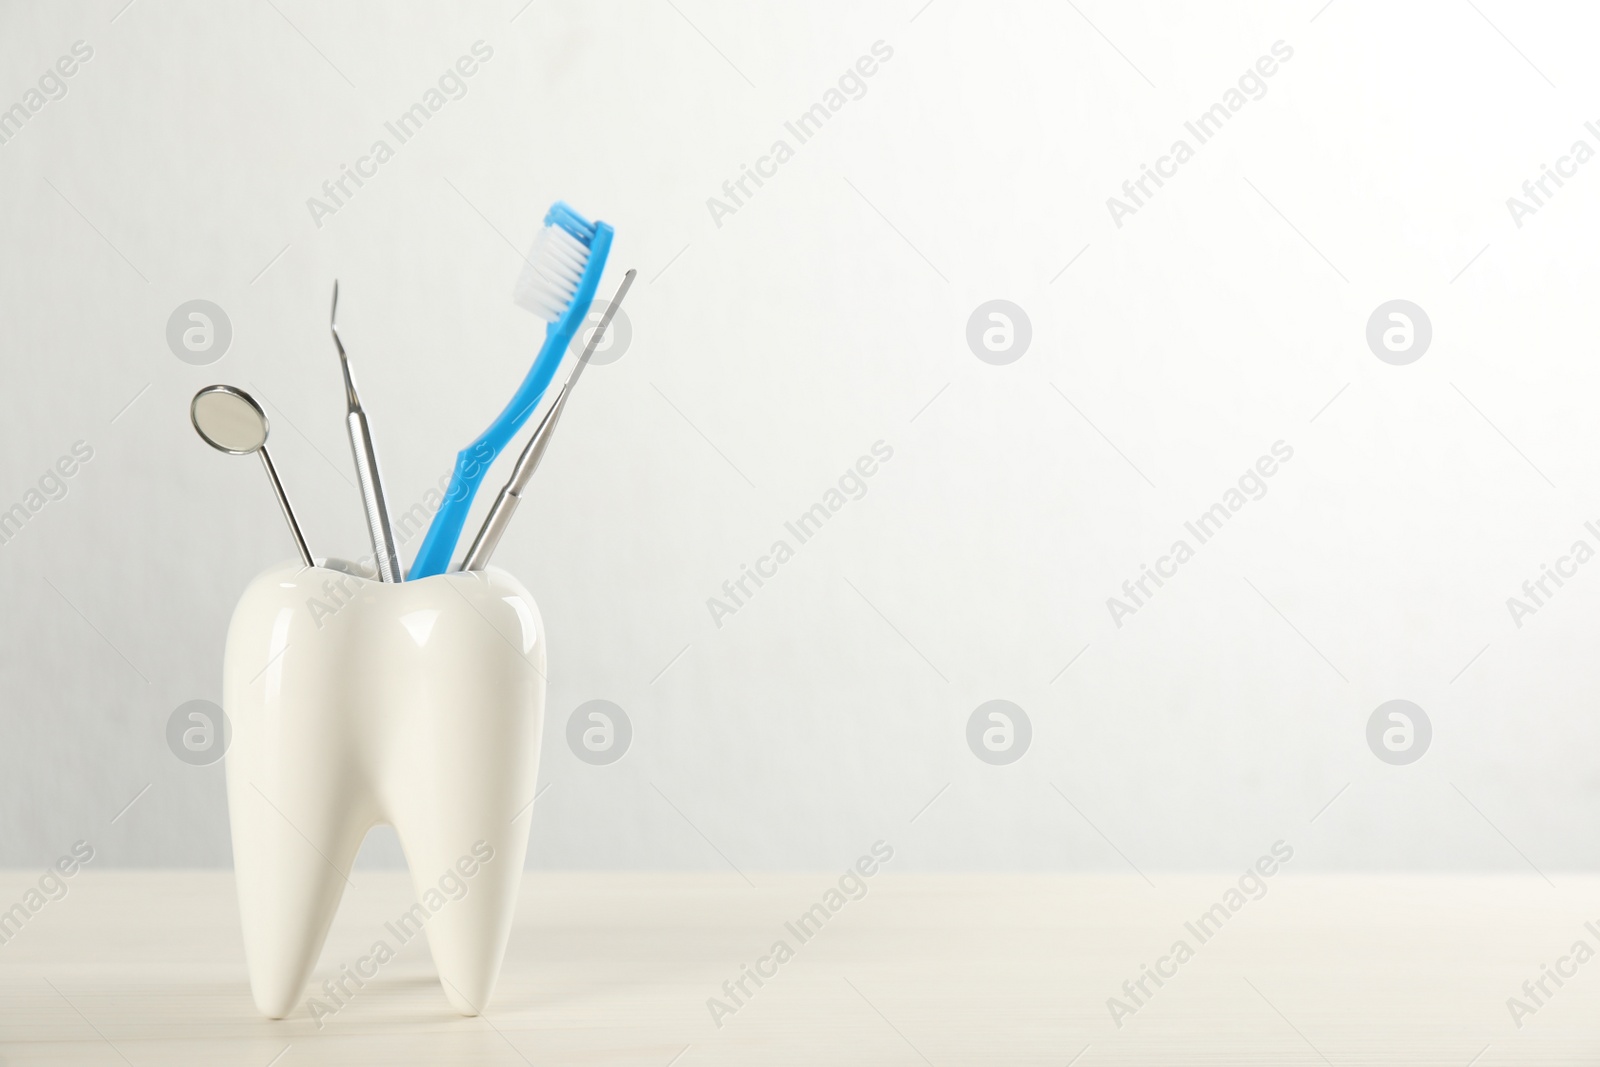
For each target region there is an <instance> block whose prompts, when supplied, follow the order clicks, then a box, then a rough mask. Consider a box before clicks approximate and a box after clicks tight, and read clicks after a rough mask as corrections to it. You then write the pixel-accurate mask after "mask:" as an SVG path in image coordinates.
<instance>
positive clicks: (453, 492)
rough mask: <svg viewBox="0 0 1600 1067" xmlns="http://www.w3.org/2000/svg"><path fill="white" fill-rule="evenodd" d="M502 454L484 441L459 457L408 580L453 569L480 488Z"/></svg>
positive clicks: (465, 449)
mask: <svg viewBox="0 0 1600 1067" xmlns="http://www.w3.org/2000/svg"><path fill="white" fill-rule="evenodd" d="M497 455H499V450H498V449H496V448H495V447H494V446H493V445H492V444H490V443H489V442H487V441H484V440H482V439H479V440H477V441H474V442H473V443H472V444H470V445H468V446H467V447H466V448H463V449H462V450H461V451H460V452H458V453H456V469H455V471H454V472H453V473H452V474H451V475H450V488H449V489H448V490H447V491H446V492H445V495H444V503H443V504H441V505H440V506H439V512H438V514H436V515H434V517H433V523H432V524H431V525H430V526H429V527H428V535H427V536H426V537H424V538H423V539H422V547H421V548H420V549H418V550H417V558H416V561H415V562H413V563H412V564H411V572H410V573H409V574H408V575H407V576H406V577H407V580H409V581H415V580H416V579H418V578H427V577H429V576H430V575H434V574H443V573H444V572H445V571H446V570H448V569H449V567H450V553H452V552H454V551H455V548H456V541H457V540H458V539H459V538H460V536H461V528H462V527H463V526H465V525H466V522H467V513H468V512H470V511H471V510H472V498H473V497H474V496H476V495H477V493H478V486H479V485H480V484H482V482H483V477H484V475H485V474H487V473H489V466H490V465H491V464H492V463H494V461H495V457H496V456H497Z"/></svg>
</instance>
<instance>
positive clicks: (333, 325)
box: [328, 278, 361, 411]
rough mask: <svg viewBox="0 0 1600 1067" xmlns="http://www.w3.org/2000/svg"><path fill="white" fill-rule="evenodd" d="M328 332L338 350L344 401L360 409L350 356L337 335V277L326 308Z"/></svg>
mask: <svg viewBox="0 0 1600 1067" xmlns="http://www.w3.org/2000/svg"><path fill="white" fill-rule="evenodd" d="M328 332H329V333H331V334H333V347H335V348H337V349H338V350H339V369H340V370H342V371H344V394H345V401H346V402H347V403H348V404H349V405H350V410H351V411H360V410H361V400H360V398H358V397H357V396H356V383H355V381H354V380H352V379H351V377H350V357H349V356H347V355H345V354H344V341H343V340H342V339H341V338H340V337H339V279H338V278H335V279H334V280H333V307H331V308H329V309H328Z"/></svg>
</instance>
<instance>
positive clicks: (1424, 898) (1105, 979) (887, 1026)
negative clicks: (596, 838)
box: [0, 870, 1600, 1067]
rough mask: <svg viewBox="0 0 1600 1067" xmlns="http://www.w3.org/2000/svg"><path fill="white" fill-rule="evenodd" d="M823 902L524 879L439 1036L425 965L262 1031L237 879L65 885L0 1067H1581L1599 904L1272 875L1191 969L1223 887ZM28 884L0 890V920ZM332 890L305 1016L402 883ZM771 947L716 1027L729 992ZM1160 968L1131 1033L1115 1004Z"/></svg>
mask: <svg viewBox="0 0 1600 1067" xmlns="http://www.w3.org/2000/svg"><path fill="white" fill-rule="evenodd" d="M837 877H838V876H837V875H836V874H834V875H830V874H828V873H817V874H783V875H779V874H770V873H762V872H751V874H750V879H751V881H753V882H754V883H755V885H754V887H753V888H752V886H750V885H748V884H746V883H745V882H744V881H743V880H742V879H741V878H740V877H739V876H737V875H733V874H729V875H726V876H725V875H722V874H640V873H586V874H577V873H554V874H553V873H544V872H530V873H529V874H528V876H527V877H526V879H525V880H524V882H523V891H522V900H521V904H520V907H519V910H518V913H517V921H516V927H515V930H514V931H513V933H512V936H511V945H510V949H509V951H508V954H507V958H506V962H505V966H504V969H503V970H502V972H501V977H500V984H499V988H498V989H497V990H496V993H495V997H494V1000H493V1002H492V1003H491V1004H490V1006H489V1008H488V1011H487V1014H486V1015H485V1016H483V1017H479V1018H470V1019H469V1018H461V1017H459V1016H457V1015H455V1014H453V1013H452V1012H451V1011H450V1010H449V1008H448V1006H447V1005H446V1003H445V1001H444V998H443V995H442V994H441V992H440V989H439V985H438V981H437V979H436V978H435V976H434V973H433V969H432V965H431V962H430V960H429V956H428V952H427V948H426V946H425V945H424V944H423V943H422V942H421V940H420V939H418V940H414V941H411V942H410V943H408V944H406V945H404V946H401V947H399V949H398V952H397V954H396V956H395V958H394V959H393V960H392V961H390V962H388V963H387V964H386V965H385V966H383V967H381V968H379V970H378V973H377V974H376V976H375V977H373V978H371V979H369V980H367V981H366V983H365V985H364V986H363V987H362V988H360V989H359V990H357V991H356V992H355V994H354V995H353V996H351V997H349V998H348V1000H347V1002H346V1003H344V1004H343V1005H342V1006H341V1007H339V1009H338V1010H337V1011H336V1012H334V1013H333V1014H331V1015H328V1016H326V1017H323V1018H321V1019H320V1020H313V1018H312V1014H311V1011H310V1010H309V1008H308V1007H307V1006H306V1003H305V1001H304V999H303V1000H302V1004H301V1006H300V1007H298V1008H297V1009H296V1010H295V1012H294V1014H293V1015H291V1016H290V1017H289V1018H288V1019H286V1020H283V1021H281V1022H273V1021H269V1020H266V1019H262V1018H260V1017H259V1016H258V1015H257V1014H256V1012H255V1009H254V1007H253V1006H252V1004H251V1001H250V995H249V988H248V984H247V980H246V976H245V969H244V959H243V950H242V948H241V942H240V936H239V927H238V913H237V909H236V906H235V901H234V893H233V880H232V875H231V873H229V872H226V871H200V872H185V871H164V872H133V871H107V870H85V871H83V872H81V873H80V874H79V875H78V876H77V877H75V878H74V879H72V881H71V882H70V883H68V893H67V895H66V896H65V897H62V898H61V899H59V900H54V901H51V902H49V903H48V904H46V905H45V906H44V907H42V908H41V909H40V910H39V911H38V912H37V914H35V915H34V916H33V917H32V919H31V921H30V922H29V923H28V924H27V925H26V926H25V927H24V928H23V929H22V930H21V932H20V933H18V934H16V935H15V936H14V937H12V938H11V939H10V940H9V941H8V942H6V943H5V944H0V1063H4V1064H7V1065H11V1064H35V1063H37V1064H64V1063H73V1064H77V1063H83V1064H108V1065H109V1064H122V1063H127V1064H135V1065H139V1067H144V1065H158V1064H160V1065H171V1064H207V1065H215V1064H227V1065H259V1067H266V1065H268V1064H272V1065H274V1067H303V1065H310V1064H341V1065H346V1064H352V1063H383V1064H413V1063H415V1064H429V1065H439V1064H453V1063H472V1064H508V1065H511V1064H539V1065H541V1067H543V1065H545V1064H585V1065H594V1064H638V1065H646V1067H668V1065H669V1064H671V1065H675V1067H701V1065H706V1064H730V1065H732V1064H737V1065H741V1067H749V1065H765V1064H857V1063H859V1064H874V1065H880V1064H881V1065H896V1064H906V1065H917V1064H931V1065H937V1067H945V1065H954V1064H983V1065H991V1064H1040V1065H1044V1064H1051V1065H1055V1067H1062V1065H1066V1064H1073V1065H1075V1067H1098V1065H1111V1064H1274V1065H1278V1064H1336V1065H1344V1064H1417V1065H1420V1064H1440V1065H1453V1067H1467V1065H1468V1064H1472V1065H1473V1067H1495V1065H1511V1064H1516V1065H1527V1064H1558V1063H1559V1064H1595V1063H1600V959H1593V960H1591V959H1588V958H1587V956H1585V958H1584V962H1582V963H1580V962H1578V961H1577V959H1576V958H1574V957H1571V955H1570V953H1571V952H1572V950H1573V947H1574V945H1575V943H1576V942H1579V941H1582V942H1584V943H1585V944H1587V945H1588V946H1589V947H1590V949H1592V950H1600V935H1597V934H1596V933H1595V932H1593V931H1591V930H1590V929H1588V928H1587V927H1586V926H1585V922H1586V921H1589V920H1593V921H1594V924H1595V929H1596V930H1600V878H1597V877H1593V876H1579V875H1563V874H1560V873H1557V872H1551V882H1553V883H1554V884H1553V885H1552V884H1550V883H1549V882H1546V881H1545V880H1544V879H1542V878H1540V877H1538V876H1536V875H1530V876H1529V877H1526V878H1524V877H1515V876H1504V877H1450V876H1437V877H1419V876H1406V877H1372V876H1359V877H1357V876H1338V877H1319V876H1310V875H1303V876H1294V875H1290V874H1288V873H1280V874H1279V875H1278V876H1277V877H1275V878H1273V879H1271V880H1270V881H1269V882H1267V883H1266V884H1267V892H1266V893H1265V895H1264V896H1261V897H1260V898H1259V899H1244V901H1243V904H1242V906H1241V907H1239V908H1238V910H1237V911H1236V912H1232V913H1230V914H1229V915H1228V917H1227V919H1226V921H1225V922H1222V923H1220V928H1219V929H1213V928H1210V927H1208V928H1206V931H1202V932H1207V931H1208V932H1209V935H1210V936H1209V937H1207V938H1206V939H1205V940H1203V941H1202V940H1201V939H1200V938H1199V937H1197V936H1196V932H1195V931H1191V930H1190V929H1189V928H1188V927H1187V926H1186V925H1185V923H1186V922H1187V923H1193V922H1195V921H1196V920H1197V919H1198V918H1199V917H1200V916H1201V915H1202V914H1203V913H1205V912H1206V911H1207V910H1208V909H1209V908H1211V906H1212V905H1214V904H1217V903H1219V902H1223V903H1225V900H1224V898H1225V894H1226V891H1227V890H1228V889H1229V888H1230V887H1232V886H1234V884H1235V879H1236V877H1237V876H1230V875H1227V874H1218V875H1214V876H1204V875H1182V876H1177V875H1162V874H1158V873H1155V872H1152V873H1151V881H1152V882H1153V883H1154V884H1153V885H1152V884H1147V883H1146V882H1145V881H1144V880H1143V879H1141V878H1139V877H1137V876H1133V877H1120V876H1022V875H961V876H934V875H914V874H901V873H894V872H890V871H884V872H881V873H879V874H878V875H877V876H876V877H874V878H872V879H871V880H870V881H868V882H867V883H866V886H867V893H866V895H865V896H863V897H861V898H860V899H855V900H848V901H846V902H845V903H844V904H843V906H842V907H840V908H839V909H838V911H837V912H836V913H832V914H831V915H830V917H829V918H828V920H827V922H826V923H825V924H823V925H822V927H821V929H820V930H819V931H817V932H816V933H815V934H814V935H813V936H811V937H810V938H809V939H808V940H805V941H801V940H800V939H799V938H797V937H796V936H795V934H794V933H793V932H792V931H790V930H789V929H788V928H787V927H786V926H785V923H786V922H793V921H794V920H795V919H796V918H797V917H798V916H799V915H800V914H801V913H802V912H804V911H805V910H806V909H807V908H809V907H810V906H811V905H813V904H816V903H819V902H824V903H825V901H824V897H825V895H826V892H827V890H828V889H829V888H830V887H833V886H834V885H835V884H836V880H837ZM37 879H38V874H37V872H0V909H3V908H7V907H9V906H10V904H11V903H12V902H14V901H17V900H20V899H22V895H23V894H24V893H25V891H26V890H27V888H28V886H29V885H31V884H34V883H36V882H37ZM353 881H354V888H353V889H352V890H349V891H348V892H347V893H346V896H345V900H344V903H343V905H342V908H341V911H340V913H339V916H338V918H337V920H336V921H335V923H334V928H333V932H332V934H331V935H330V937H329V939H328V944H327V947H326V948H325V949H324V951H323V955H322V959H321V962H320V963H319V965H318V968H317V972H316V975H315V976H314V978H313V980H312V987H311V988H309V989H308V990H307V993H306V996H307V997H310V996H313V995H317V994H318V993H319V992H320V991H319V990H318V989H317V988H316V987H318V986H320V984H321V983H322V982H323V980H324V979H326V978H329V977H330V976H334V975H336V974H338V973H339V971H340V965H341V964H345V963H354V962H355V961H356V960H358V959H360V958H361V957H362V956H364V955H366V954H367V953H368V952H369V950H370V949H371V947H372V946H373V943H374V942H375V941H376V940H379V939H383V938H387V939H388V940H390V941H393V936H392V935H390V934H387V933H386V928H385V926H384V923H385V921H386V920H390V919H393V918H394V917H396V916H398V915H399V914H400V913H401V912H402V911H404V910H405V909H406V908H407V907H408V906H409V905H410V904H411V902H412V894H411V891H410V888H409V882H408V880H407V878H406V876H405V875H404V874H403V873H401V872H388V871H383V872H377V871H358V872H356V874H355V875H354V878H353ZM779 940H783V941H785V942H786V943H787V944H788V945H789V947H790V948H791V949H792V950H793V951H792V956H791V957H790V958H787V959H785V960H784V961H783V962H782V963H778V962H776V961H775V960H774V961H773V962H769V963H765V964H763V965H762V966H763V969H765V970H767V971H768V972H769V973H770V972H773V971H775V972H776V973H773V974H771V977H767V978H765V979H763V984H762V985H761V986H759V987H758V986H756V985H755V984H754V983H753V981H752V980H750V979H748V978H746V979H745V980H744V981H745V988H746V990H747V991H748V992H749V995H748V996H747V997H745V996H741V997H740V1003H739V1004H738V1005H737V1006H735V1004H734V1002H733V1001H732V1000H731V999H730V998H729V997H728V996H727V994H725V993H724V991H723V988H722V986H723V983H724V981H731V980H736V979H738V978H740V977H741V968H742V967H743V966H744V965H749V964H754V963H755V962H756V961H757V960H758V959H759V958H761V957H763V956H766V955H767V953H768V950H769V949H770V948H771V947H772V946H773V944H774V943H775V942H777V941H779ZM1179 940H1182V941H1184V942H1185V943H1186V944H1187V945H1188V947H1189V948H1190V950H1191V955H1189V956H1188V957H1187V958H1186V959H1184V961H1183V962H1181V963H1178V962H1177V961H1176V959H1175V958H1174V959H1169V960H1168V961H1167V962H1165V963H1162V964H1161V968H1162V969H1163V970H1165V971H1167V972H1168V973H1169V974H1170V975H1171V977H1168V978H1165V979H1163V983H1162V984H1161V985H1160V986H1157V985H1155V984H1154V981H1153V980H1152V979H1150V978H1145V981H1144V985H1145V990H1146V992H1147V993H1148V995H1145V994H1140V995H1139V997H1138V1003H1137V1004H1136V1003H1135V1001H1134V1000H1133V999H1132V998H1130V997H1129V996H1128V995H1127V994H1125V993H1124V992H1123V983H1124V981H1137V979H1139V978H1140V976H1141V965H1144V964H1151V965H1155V964H1156V963H1157V962H1158V961H1159V960H1160V959H1161V958H1162V957H1165V956H1167V955H1168V953H1169V949H1170V948H1171V947H1172V946H1173V945H1174V943H1175V942H1177V941H1179ZM1580 954H1581V953H1580ZM1563 958H1566V959H1567V961H1568V962H1565V963H1559V961H1560V960H1562V959H1563ZM1558 963H1559V966H1560V968H1561V969H1562V970H1564V971H1568V972H1575V973H1572V974H1571V977H1565V978H1563V979H1562V980H1561V981H1562V984H1560V985H1559V986H1558V985H1557V984H1555V982H1554V980H1553V979H1550V978H1545V979H1544V984H1545V988H1546V991H1547V993H1548V995H1544V994H1540V996H1539V1003H1538V1004H1537V1005H1536V1004H1535V1003H1534V1001H1533V1000H1531V999H1529V998H1528V996H1527V994H1525V993H1524V992H1523V983H1524V982H1527V981H1534V982H1537V981H1538V980H1539V979H1540V978H1541V975H1542V970H1541V968H1542V965H1550V966H1552V967H1555V966H1557V965H1558ZM352 988H353V986H352ZM1134 988H1135V989H1136V990H1137V988H1138V987H1137V986H1135V987H1134ZM1534 990H1535V992H1538V987H1537V986H1535V987H1534ZM1113 996H1116V997H1121V998H1123V1003H1124V1004H1125V1005H1127V1006H1128V1008H1131V1009H1133V1010H1131V1011H1124V1012H1122V1013H1121V1014H1122V1018H1121V1019H1120V1020H1117V1021H1114V1020H1113V1017H1112V1011H1111V1010H1110V1008H1109V1007H1108V1003H1107V1002H1108V998H1111V997H1113ZM713 997H716V998H720V999H722V1001H723V1003H724V1004H726V1005H727V1006H728V1007H729V1008H731V1009H733V1010H732V1011H731V1012H730V1011H724V1012H720V1013H719V1014H720V1015H721V1018H720V1019H718V1020H714V1019H713V1014H712V1011H711V1008H710V1007H708V1000H709V999H710V998H713ZM1511 997H1518V998H1521V999H1522V1000H1523V1002H1524V1003H1525V1004H1526V1005H1527V1007H1528V1008H1529V1009H1531V1010H1529V1011H1525V1012H1521V1013H1519V1014H1520V1018H1518V1019H1513V1015H1512V1011H1511V1008H1510V1007H1508V1004H1507V1000H1508V998H1511ZM327 1003H328V1006H329V1007H332V1006H333V1002H332V1001H331V1000H328V1001H327ZM319 1021H320V1023H321V1025H320V1026H319V1025H318V1022H319ZM1118 1021H1120V1023H1121V1025H1120V1026H1119V1025H1118ZM718 1022H720V1023H721V1025H720V1026H719V1025H718ZM1519 1022H1520V1026H1519V1025H1518V1023H1519Z"/></svg>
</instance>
